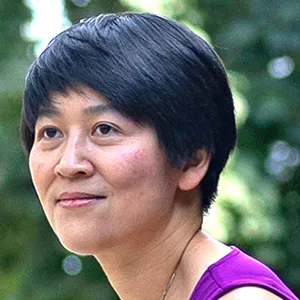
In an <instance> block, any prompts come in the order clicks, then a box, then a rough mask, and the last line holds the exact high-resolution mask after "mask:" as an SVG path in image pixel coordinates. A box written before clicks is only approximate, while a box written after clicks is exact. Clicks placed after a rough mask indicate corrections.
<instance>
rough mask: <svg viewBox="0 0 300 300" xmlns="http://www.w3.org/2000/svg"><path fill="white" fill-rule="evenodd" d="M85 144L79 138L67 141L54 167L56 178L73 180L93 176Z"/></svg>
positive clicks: (92, 168)
mask: <svg viewBox="0 0 300 300" xmlns="http://www.w3.org/2000/svg"><path fill="white" fill-rule="evenodd" d="M89 154H90V151H89V149H88V146H87V143H86V142H84V141H83V140H82V139H81V138H79V137H75V138H73V139H71V138H70V139H69V141H68V142H67V143H66V145H65V147H64V148H63V149H62V154H61V157H60V160H59V161H58V163H57V164H56V166H55V169H54V172H55V174H56V175H57V176H61V177H65V178H70V179H75V178H78V177H89V176H92V175H93V174H94V165H93V163H92V161H91V159H90V156H89Z"/></svg>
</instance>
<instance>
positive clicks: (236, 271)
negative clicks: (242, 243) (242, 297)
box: [190, 247, 299, 300]
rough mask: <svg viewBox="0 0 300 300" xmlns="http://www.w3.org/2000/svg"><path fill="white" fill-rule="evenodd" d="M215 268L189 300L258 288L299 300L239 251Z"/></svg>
mask: <svg viewBox="0 0 300 300" xmlns="http://www.w3.org/2000/svg"><path fill="white" fill-rule="evenodd" d="M231 249H232V251H231V252H230V253H228V254H227V255H226V256H224V257H223V258H221V259H220V260H219V261H217V262H216V263H214V264H212V265H211V266H209V267H208V268H207V270H206V271H205V272H204V274H203V275H202V277H201V278H200V280H199V281H198V283H197V285H196V287H195V289H194V291H193V293H192V296H191V297H190V300H216V299H218V298H220V297H221V296H222V295H224V294H226V293H228V292H230V291H232V290H233V289H236V288H239V287H243V286H256V287H260V288H263V289H266V290H268V291H270V292H272V293H273V294H275V295H277V296H279V297H281V298H282V299H285V300H299V299H298V298H297V297H296V296H295V295H294V294H293V293H292V292H291V291H290V290H289V289H288V287H287V286H286V285H285V284H284V283H283V282H282V281H281V280H280V279H279V278H278V277H277V275H276V274H275V273H274V272H273V271H271V270H270V269H269V268H268V267H266V266H265V265H263V264H262V263H261V262H259V261H257V260H255V259H254V258H252V257H250V256H248V255H246V254H245V253H243V252H242V251H241V250H239V249H238V248H236V247H231Z"/></svg>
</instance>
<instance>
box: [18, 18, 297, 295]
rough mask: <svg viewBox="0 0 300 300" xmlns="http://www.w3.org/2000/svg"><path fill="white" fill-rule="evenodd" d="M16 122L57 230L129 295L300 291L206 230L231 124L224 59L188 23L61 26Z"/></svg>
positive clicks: (30, 79)
mask: <svg viewBox="0 0 300 300" xmlns="http://www.w3.org/2000/svg"><path fill="white" fill-rule="evenodd" d="M21 127H22V128H21V130H22V138H23V142H24V146H25V149H26V151H27V153H28V154H29V165H30V171H31V175H32V179H33V182H34V185H35V188H36V191H37V193H38V196H39V199H40V201H41V204H42V207H43V209H44V211H45V214H46V216H47V219H48V221H49V223H50V225H51V226H52V228H53V230H54V232H55V234H56V235H57V237H58V238H59V240H60V242H61V243H62V245H63V246H64V247H65V248H67V249H68V250H70V251H72V252H75V253H79V254H86V255H93V256H94V257H95V258H96V259H97V261H98V262H99V263H100V264H101V266H102V268H103V269H104V271H105V273H106V275H107V276H108V279H109V281H110V283H111V285H112V286H113V288H114V289H115V291H116V292H117V293H118V295H119V297H120V298H121V299H192V300H195V299H270V300H272V299H274V300H275V299H297V298H296V297H295V296H294V295H293V294H292V292H291V291H289V290H288V288H287V287H286V286H285V285H284V284H283V283H282V282H281V281H280V280H279V279H278V278H277V277H276V275H275V274H274V273H272V272H271V271H270V270H269V269H268V268H267V267H265V266H264V265H262V264H260V263H259V262H257V261H255V260H254V259H252V258H250V257H248V256H246V255H245V254H243V253H242V252H241V251H240V250H239V249H237V248H235V247H228V246H226V245H224V244H222V243H220V242H218V241H216V240H214V239H212V238H211V237H209V236H208V235H206V234H205V233H204V232H203V231H202V230H201V226H202V217H203V213H204V212H206V211H207V210H208V209H209V207H210V205H211V203H212V202H213V200H214V198H215V196H216V192H217V185H218V180H219V176H220V173H221V171H222V170H223V168H224V166H225V164H226V162H227V159H228V157H229V155H230V152H231V151H232V150H233V148H234V145H235V140H236V127H235V119H234V107H233V100H232V95H231V91H230V88H229V85H228V81H227V77H226V73H225V70H224V68H223V66H222V63H221V61H220V59H219V58H218V56H217V54H216V53H215V52H214V51H213V50H212V48H211V47H210V46H209V45H208V44H207V43H206V42H204V41H203V40H202V39H201V38H200V37H198V36H197V35H195V34H194V33H193V32H191V31H190V30H189V29H187V28H186V27H184V26H183V25H181V24H179V23H177V22H175V21H172V20H168V19H166V18H163V17H159V16H155V15H150V14H135V13H126V14H120V15H114V14H107V15H100V16H98V17H94V18H88V19H86V20H83V21H82V22H80V23H79V24H77V25H74V26H72V27H71V28H69V29H68V30H66V31H64V32H62V33H61V34H60V35H58V36H57V37H56V38H54V39H53V40H52V42H51V43H50V44H49V46H48V48H47V49H46V50H45V51H44V52H43V53H42V54H41V56H40V57H39V58H38V59H37V60H36V61H35V62H34V63H33V65H32V66H31V68H30V71H29V73H28V76H27V79H26V86H25V96H24V103H23V111H22V120H21ZM99 293H101V291H99Z"/></svg>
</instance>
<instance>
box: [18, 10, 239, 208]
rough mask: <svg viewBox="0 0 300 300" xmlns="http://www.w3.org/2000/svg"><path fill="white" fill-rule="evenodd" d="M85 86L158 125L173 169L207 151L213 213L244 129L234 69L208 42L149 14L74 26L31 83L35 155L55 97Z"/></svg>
mask: <svg viewBox="0 0 300 300" xmlns="http://www.w3.org/2000/svg"><path fill="white" fill-rule="evenodd" d="M80 86H82V87H89V88H92V89H93V90H95V91H96V92H98V93H99V94H101V95H103V96H104V97H106V98H107V100H108V101H109V102H110V103H111V105H112V106H113V107H114V108H115V109H117V110H118V111H119V112H121V113H122V114H124V115H126V116H128V117H129V118H131V119H133V120H135V121H137V122H140V123H141V124H143V123H149V124H151V125H153V126H154V128H155V129H156V133H157V136H158V139H159V142H160V144H161V146H162V148H163V149H164V151H165V153H166V154H167V157H168V159H169V162H170V163H171V164H174V165H176V166H180V165H181V164H182V162H183V161H184V160H185V159H187V158H189V157H190V156H192V155H193V154H194V153H195V152H196V150H197V149H207V151H208V152H209V153H210V155H211V162H210V166H209V169H208V172H207V174H206V175H205V177H204V179H203V181H202V182H201V184H200V185H201V192H202V210H203V211H204V212H205V211H207V210H208V208H209V207H210V204H211V202H212V201H213V200H214V199H215V196H216V193H217V186H218V181H219V176H220V173H221V171H222V170H223V168H224V166H225V165H226V162H227V160H228V157H229V155H230V152H231V151H232V149H233V148H234V145H235V141H236V124H235V117H234V105H233V99H232V93H231V90H230V87H229V84H228V79H227V75H226V71H225V69H224V66H223V64H222V62H221V60H220V58H219V57H218V55H217V54H216V53H215V51H214V50H213V49H212V47H211V46H209V45H208V43H207V42H205V41H204V40H203V39H202V38H200V37H199V36H198V35H196V34H195V33H193V32H192V31H191V30H189V29H188V28H187V27H186V26H184V25H182V24H180V23H178V22H176V21H174V20H171V19H168V18H165V17H161V16H157V15H153V14H148V13H122V14H102V15H99V16H97V17H89V18H86V19H84V20H82V21H80V22H79V23H78V24H75V25H73V26H71V27H70V28H68V29H67V30H65V31H63V32H62V33H60V34H59V35H58V36H56V37H55V38H54V39H53V40H52V41H51V42H50V43H49V45H48V47H47V48H46V49H45V50H44V52H43V53H42V54H41V55H40V56H39V57H38V58H37V59H36V60H35V61H34V62H33V64H32V66H31V68H30V70H29V72H28V75H27V77H26V83H25V92H24V101H23V108H22V114H21V135H22V140H23V145H24V148H25V150H26V152H27V154H29V153H30V150H31V148H32V145H33V142H34V131H35V124H36V121H37V118H38V116H39V110H40V108H41V107H42V106H47V105H49V104H50V102H51V100H50V98H51V93H67V92H68V90H70V89H75V90H76V88H78V87H80Z"/></svg>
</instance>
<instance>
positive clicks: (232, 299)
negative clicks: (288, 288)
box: [219, 286, 283, 300]
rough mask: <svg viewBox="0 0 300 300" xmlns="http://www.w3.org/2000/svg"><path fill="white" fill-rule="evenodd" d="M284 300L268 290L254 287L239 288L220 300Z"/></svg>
mask: <svg viewBox="0 0 300 300" xmlns="http://www.w3.org/2000/svg"><path fill="white" fill-rule="evenodd" d="M248 299H249V300H253V299H256V300H280V299H281V300H282V299H283V298H280V297H278V296H276V295H275V294H273V293H272V292H269V291H268V290H265V289H262V288H259V287H254V286H245V287H241V288H237V289H235V290H232V291H231V292H229V293H227V294H225V295H224V296H222V297H221V298H219V300H248Z"/></svg>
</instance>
